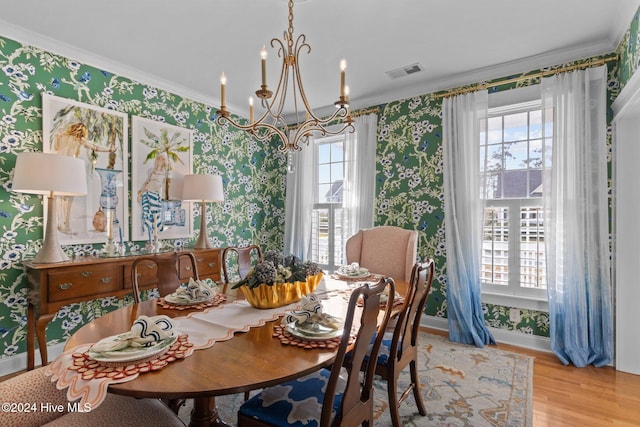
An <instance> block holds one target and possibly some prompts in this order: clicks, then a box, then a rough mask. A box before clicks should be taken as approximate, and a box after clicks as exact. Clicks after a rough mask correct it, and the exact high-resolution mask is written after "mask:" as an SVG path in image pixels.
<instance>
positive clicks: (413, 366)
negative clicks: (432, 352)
mask: <svg viewBox="0 0 640 427" xmlns="http://www.w3.org/2000/svg"><path fill="white" fill-rule="evenodd" d="M409 371H410V372H411V383H412V384H413V398H414V399H415V400H416V405H417V406H418V412H419V413H420V415H423V416H424V415H427V409H426V408H425V406H424V401H423V400H422V393H420V377H419V376H418V363H417V362H416V361H415V360H412V361H411V362H409Z"/></svg>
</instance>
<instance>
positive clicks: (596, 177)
mask: <svg viewBox="0 0 640 427" xmlns="http://www.w3.org/2000/svg"><path fill="white" fill-rule="evenodd" d="M606 87H607V69H606V66H602V67H598V68H591V69H587V70H581V71H574V72H570V73H563V74H558V75H555V76H553V77H550V78H545V79H543V80H542V95H543V96H542V97H543V112H544V120H545V126H544V128H545V132H546V131H547V130H549V129H553V148H552V156H551V169H550V170H549V169H546V170H545V172H544V174H543V189H544V190H543V192H544V203H545V221H544V225H545V247H546V251H547V282H548V284H547V286H548V288H547V291H548V296H549V320H550V335H551V348H552V350H553V352H554V353H555V354H556V355H557V356H558V358H559V359H560V360H561V361H562V363H564V364H565V365H567V364H569V363H573V364H574V365H575V366H579V367H581V366H586V365H589V364H593V365H595V366H603V365H606V364H608V363H610V362H611V361H612V358H613V317H612V309H611V307H612V301H611V295H612V294H611V292H612V291H611V278H610V272H611V270H610V249H609V222H608V218H609V209H608V204H607V199H608V189H607V179H608V178H607V134H606V126H607V123H606V105H607V103H606ZM545 136H548V135H545ZM545 145H546V144H545Z"/></svg>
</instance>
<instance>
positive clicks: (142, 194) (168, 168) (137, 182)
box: [131, 116, 193, 241]
mask: <svg viewBox="0 0 640 427" xmlns="http://www.w3.org/2000/svg"><path fill="white" fill-rule="evenodd" d="M131 140H132V144H131V236H132V239H133V240H146V241H151V240H153V239H155V238H156V237H157V238H158V239H179V238H191V237H192V236H193V216H192V206H191V203H188V202H183V201H182V182H183V180H184V176H185V175H187V174H190V173H191V171H192V170H193V146H192V144H193V131H191V130H189V129H186V128H182V127H179V126H174V125H170V124H167V123H162V122H158V121H155V120H151V119H147V118H144V117H138V116H132V117H131Z"/></svg>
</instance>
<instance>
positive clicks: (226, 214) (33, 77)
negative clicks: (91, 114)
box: [0, 37, 286, 357]
mask: <svg viewBox="0 0 640 427" xmlns="http://www.w3.org/2000/svg"><path fill="white" fill-rule="evenodd" d="M43 92H47V93H51V94H53V95H57V96H60V97H63V98H69V99H73V100H77V101H80V102H84V103H88V104H93V105H97V106H101V107H105V108H109V109H113V110H117V111H120V112H124V113H127V114H128V115H129V116H132V115H138V116H143V117H146V118H150V119H153V120H156V121H160V122H167V123H170V124H174V125H177V126H181V127H185V128H189V129H193V130H194V143H193V150H194V152H193V155H194V162H193V164H194V172H208V173H220V174H221V175H222V177H223V181H224V187H225V196H226V201H225V202H224V203H221V204H218V203H210V204H209V205H208V206H207V214H206V215H207V218H206V221H207V223H208V224H209V226H208V227H209V233H210V236H211V240H212V243H213V244H214V246H226V245H247V244H251V243H259V244H260V245H262V246H263V247H267V248H271V247H273V248H281V247H282V241H283V232H284V228H283V227H284V226H283V222H284V220H283V218H284V201H283V199H284V198H283V197H282V195H283V194H284V189H285V178H286V177H285V176H284V175H283V174H282V173H281V171H282V170H283V169H284V165H285V163H286V158H285V156H284V155H282V154H281V153H279V152H278V151H277V147H276V145H274V146H273V147H270V146H269V147H265V146H264V145H262V144H259V143H257V142H255V141H253V140H252V139H250V138H248V137H247V136H246V134H245V133H244V132H240V131H238V130H237V129H233V128H228V127H223V128H221V127H220V126H218V125H217V124H215V123H214V119H215V108H214V107H211V106H207V105H204V104H202V103H199V102H195V101H192V100H189V99H185V98H182V97H180V96H177V95H175V94H172V93H169V92H167V91H164V90H161V89H158V88H155V87H150V86H147V85H144V84H141V83H139V82H135V81H132V80H131V79H128V78H125V77H122V76H118V75H114V74H112V73H110V72H109V71H108V70H100V69H96V68H93V67H90V66H87V65H85V64H82V63H79V62H77V61H74V60H73V59H69V58H64V57H61V56H58V55H55V54H53V53H50V52H46V51H43V50H40V49H37V48H34V47H31V46H25V45H22V44H20V43H17V42H15V41H12V40H10V39H7V38H3V37H0V167H1V169H0V185H1V187H0V355H2V357H8V356H12V355H14V354H16V353H20V352H24V351H25V348H26V341H25V334H26V289H25V276H24V272H23V269H22V265H21V260H22V259H23V258H30V257H33V256H34V255H35V254H36V253H37V251H38V249H39V248H40V245H41V243H42V226H43V224H42V200H41V198H40V197H38V196H34V195H28V194H18V193H13V192H11V191H10V189H11V178H12V170H13V167H14V164H15V157H16V154H17V153H19V152H22V151H41V150H42V108H41V106H42V99H41V94H42V93H43ZM129 141H131V139H130V138H129ZM130 144H131V142H130ZM129 152H131V150H130V149H129ZM129 169H130V168H129ZM194 216H195V227H196V229H198V227H199V224H200V209H199V208H198V209H194ZM171 243H172V244H173V245H174V246H176V247H180V246H185V245H189V243H190V242H189V241H185V240H175V241H172V242H169V244H171ZM101 246H102V245H95V246H94V245H78V246H73V247H65V250H66V251H67V252H68V253H69V254H70V255H72V254H73V255H82V254H89V253H96V252H98V251H99V250H100V247H101ZM128 246H129V249H130V250H136V249H140V248H142V247H144V242H129V243H128ZM129 302H131V301H130V300H129V299H127V300H126V301H118V300H117V299H116V298H106V299H102V300H96V301H92V302H89V303H82V304H74V305H70V306H68V307H64V308H63V309H62V310H61V311H60V312H59V313H58V314H57V315H56V317H55V319H54V321H53V322H52V323H51V324H50V325H49V327H48V329H47V337H48V340H49V343H50V344H53V343H56V342H60V341H64V340H65V339H66V338H67V337H68V336H69V335H70V334H71V333H73V331H74V330H75V329H77V328H78V327H79V326H80V325H82V324H84V323H86V322H88V321H90V320H91V319H93V318H95V317H98V316H100V315H101V314H102V313H105V312H107V311H109V310H113V309H115V308H118V307H120V306H121V305H123V304H126V303H129Z"/></svg>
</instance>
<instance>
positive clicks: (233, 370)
mask: <svg viewBox="0 0 640 427" xmlns="http://www.w3.org/2000/svg"><path fill="white" fill-rule="evenodd" d="M406 286H407V284H406V283H403V282H396V289H397V290H396V293H397V294H400V295H403V294H404V291H406ZM235 298H236V297H234V296H233V295H229V297H228V302H227V303H230V302H232V301H233V300H234V299H235ZM334 308H335V307H334ZM346 308H347V301H346V299H344V310H346ZM189 312H190V310H184V311H177V310H172V309H165V308H163V307H162V306H161V305H160V304H158V300H156V299H152V300H147V301H142V302H140V303H138V304H132V305H129V306H126V307H123V308H120V309H118V310H115V311H113V312H110V313H107V314H105V315H103V316H101V317H99V318H97V319H95V320H93V321H91V322H90V323H88V324H86V325H84V326H82V327H81V328H80V329H79V330H78V331H76V332H75V333H74V334H73V335H72V336H71V337H70V338H69V340H68V341H67V343H66V345H65V350H69V349H72V348H75V347H77V346H79V345H82V344H90V343H95V342H97V341H99V340H100V339H102V338H104V337H108V336H112V335H116V334H120V333H124V332H127V331H129V330H130V329H131V326H132V325H133V322H134V321H135V320H136V319H137V318H138V317H139V316H141V315H146V316H155V315H159V314H164V315H167V316H169V317H178V316H185V315H187V314H188V313H189ZM279 322H280V320H279V319H278V320H275V321H269V322H266V323H265V324H264V325H263V326H259V327H253V328H250V329H249V330H248V331H247V332H236V333H235V334H234V335H233V337H232V338H231V339H229V340H226V341H219V342H216V343H215V344H214V345H213V346H212V347H209V348H206V349H202V350H196V351H194V352H193V354H192V355H191V356H189V357H187V358H184V359H182V360H179V361H176V362H174V363H170V364H169V365H167V366H166V367H164V368H163V369H161V370H158V371H154V372H148V373H145V374H141V375H139V376H138V377H137V378H136V379H135V380H133V381H129V382H125V383H120V384H111V385H109V389H108V391H109V392H111V393H115V394H120V395H127V396H132V397H136V398H160V399H169V400H171V399H187V398H192V399H194V406H193V410H192V413H191V422H190V425H191V426H228V425H229V424H227V423H226V422H225V421H224V420H222V419H220V418H219V416H218V413H217V410H216V405H215V396H222V395H227V394H233V393H240V392H246V391H250V390H255V389H261V388H264V387H269V386H273V385H277V384H280V383H283V382H285V381H288V380H291V379H295V378H299V377H301V376H304V375H307V374H309V373H311V372H314V371H316V370H318V369H319V368H322V367H326V366H329V365H331V363H332V362H333V360H334V358H335V350H331V349H322V348H314V349H304V348H300V347H296V346H291V345H284V344H282V343H281V342H280V340H279V339H276V338H274V337H273V327H274V325H276V324H279Z"/></svg>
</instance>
